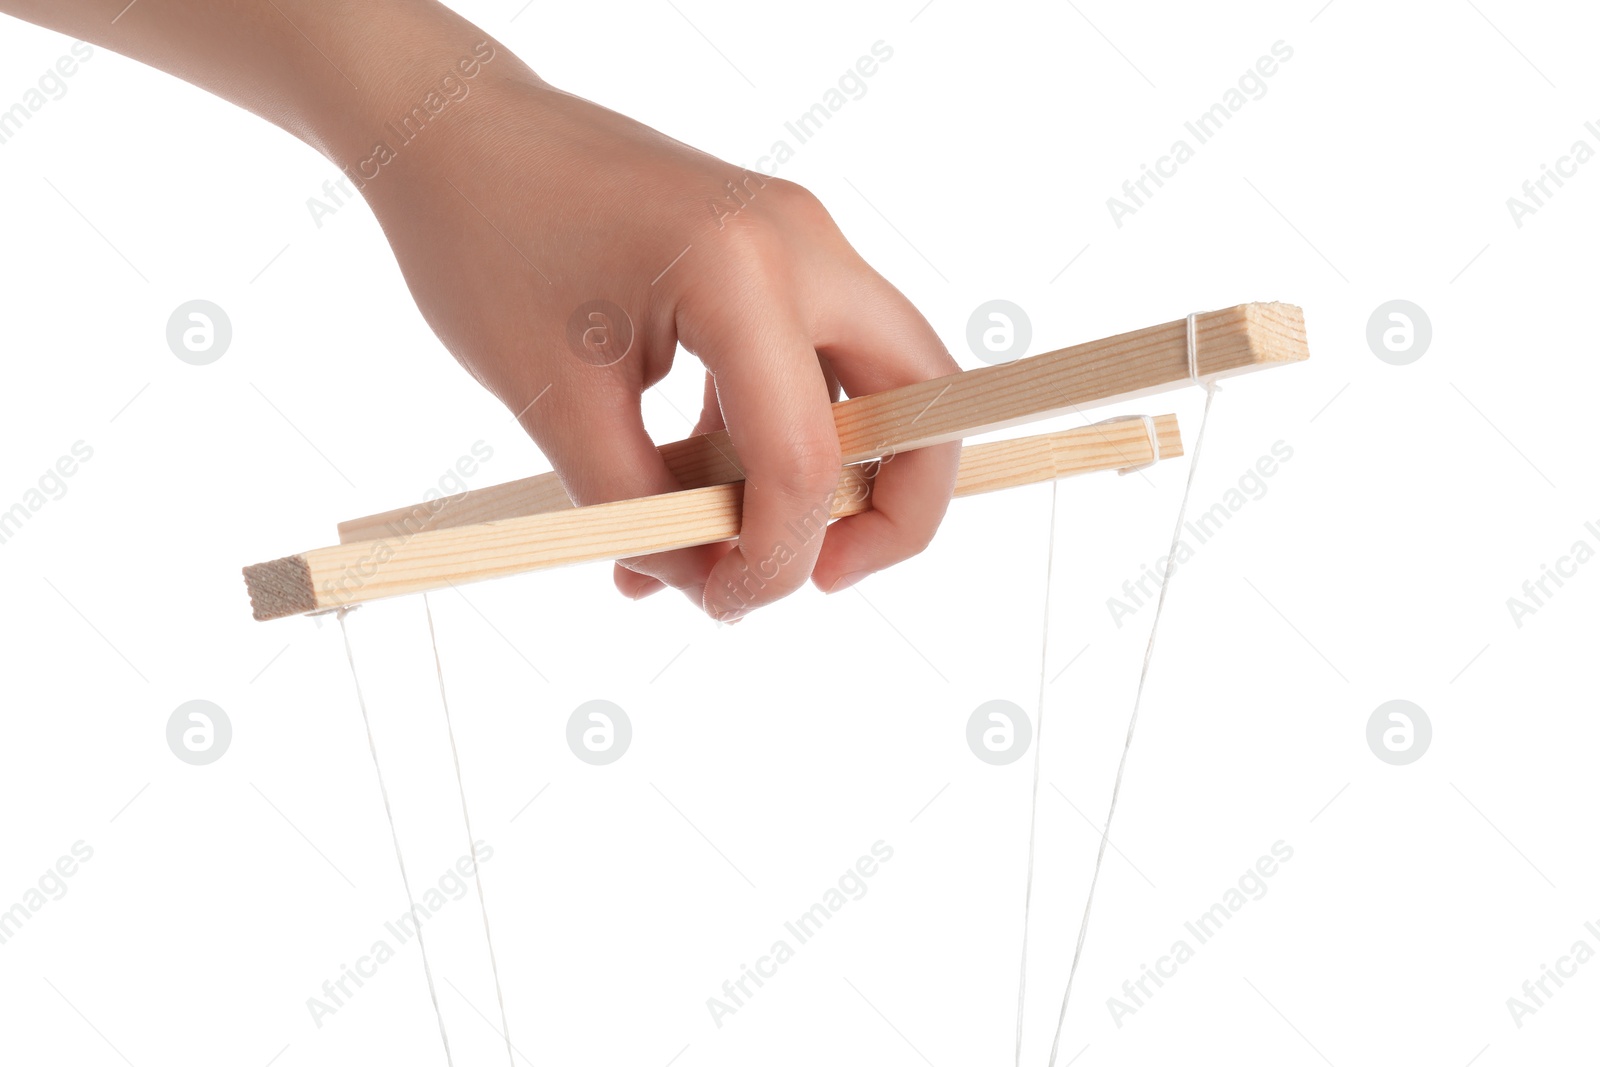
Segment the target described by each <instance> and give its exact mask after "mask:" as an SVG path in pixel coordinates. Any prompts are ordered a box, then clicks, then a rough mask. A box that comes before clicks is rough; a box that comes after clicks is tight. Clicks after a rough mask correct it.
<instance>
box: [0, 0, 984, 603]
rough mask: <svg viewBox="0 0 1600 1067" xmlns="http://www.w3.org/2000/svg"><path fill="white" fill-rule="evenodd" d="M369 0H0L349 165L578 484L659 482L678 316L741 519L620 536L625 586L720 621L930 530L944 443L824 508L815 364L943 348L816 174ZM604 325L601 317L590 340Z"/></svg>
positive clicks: (406, 256) (488, 376)
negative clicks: (754, 165)
mask: <svg viewBox="0 0 1600 1067" xmlns="http://www.w3.org/2000/svg"><path fill="white" fill-rule="evenodd" d="M381 7H382V11H381V13H380V12H378V11H377V10H375V6H374V5H372V4H371V3H370V2H369V0H230V3H227V4H217V3H215V2H214V0H163V2H162V3H159V4H156V3H145V4H139V5H138V6H136V7H135V6H133V5H125V4H124V3H123V0H0V11H4V12H7V13H10V14H14V15H17V16H19V17H22V18H26V19H29V20H31V21H34V22H38V23H40V24H41V25H46V26H51V27H53V28H55V29H58V30H61V31H62V32H65V33H71V34H74V35H76V36H79V37H82V38H84V39H86V40H90V41H93V42H94V43H95V44H98V45H102V46H104V47H108V48H112V49H115V50H117V51H119V52H122V53H124V54H126V55H129V56H132V57H134V58H136V59H139V60H142V61H143V62H146V63H150V64H152V65H154V66H158V67H160V68H162V69H164V70H167V71H170V72H172V73H174V74H176V75H178V76H179V77H182V78H185V79H187V80H189V81H191V82H194V83H195V84H197V85H200V86H202V87H204V88H206V89H209V90H210V91H212V92H214V93H216V94H217V95H219V96H222V97H224V98H226V99H228V100H232V101H234V102H235V103H238V104H239V105H240V106H242V107H245V108H248V109H249V110H251V111H254V112H256V113H257V114H259V115H261V116H262V117H264V118H267V119H268V120H270V121H272V122H275V123H277V124H278V125H280V126H282V127H283V128H284V129H286V130H288V131H290V132H291V133H293V134H294V135H296V136H298V137H300V138H301V139H302V140H304V141H306V142H307V143H309V144H311V145H313V146H314V147H316V148H317V149H318V150H319V151H321V152H322V153H323V154H324V155H326V156H328V157H329V158H330V159H332V160H333V161H334V162H335V163H337V164H338V165H339V166H340V168H341V169H343V170H345V171H346V173H347V174H351V175H352V176H353V177H354V178H355V180H356V181H357V182H358V184H360V186H361V188H362V192H363V194H364V195H365V196H366V198H367V200H368V202H369V203H370V204H371V205H372V208H373V210H374V211H375V212H376V213H377V216H378V220H379V221H380V222H381V223H382V225H383V228H384V232H385V233H386V234H387V235H388V237H389V241H390V243H391V244H392V245H393V247H394V252H395V255H396V257H397V258H398V259H399V262H400V267H401V269H402V270H403V272H404V273H405V277H406V280H407V282H408V283H409V284H410V287H411V292H412V294H413V295H414V296H415V297H416V300H417V305H418V307H420V308H421V309H422V313H423V314H424V315H425V316H426V317H427V319H428V322H429V323H430V324H431V325H432V326H433V328H434V330H435V332H436V333H437V334H438V335H439V337H440V339H441V340H442V341H443V342H444V343H445V345H446V346H447V347H448V348H449V349H450V351H451V352H452V353H454V354H455V356H456V358H457V359H459V360H460V361H461V363H462V364H463V365H465V366H466V368H467V369H468V370H470V371H471V372H472V373H473V375H475V376H476V377H477V379H478V380H479V381H480V382H482V383H483V384H484V385H485V386H486V387H487V388H489V389H490V390H491V391H493V392H494V394H495V395H496V396H498V397H499V398H500V399H501V400H502V401H503V402H504V403H505V404H506V406H507V407H509V408H510V409H511V410H512V411H513V412H515V413H516V414H517V416H518V418H519V419H520V420H521V422H522V425H523V426H524V427H525V428H526V429H527V431H528V432H529V433H530V434H531V435H532V436H533V438H534V439H535V440H536V441H537V442H538V444H539V446H540V447H541V448H542V449H544V451H545V453H546V455H547V456H549V458H550V461H551V463H552V464H553V465H554V467H555V469H556V472H557V473H558V474H559V475H560V477H561V479H562V481H563V483H564V484H565V486H566V488H567V491H568V493H569V495H570V496H571V497H572V499H573V500H574V501H575V502H576V503H579V504H594V503H600V502H603V501H609V500H616V499H622V498H627V497H634V496H642V495H647V494H652V493H662V492H668V491H671V490H674V489H677V488H680V487H679V486H678V485H677V483H676V482H675V480H674V478H673V476H672V475H671V473H670V472H669V471H668V469H667V468H666V466H665V465H664V464H663V463H662V461H661V458H660V457H659V455H658V454H657V453H656V449H655V446H654V444H653V443H652V442H651V440H650V438H649V437H648V436H647V435H646V433H645V431H644V425H643V421H642V419H641V417H640V409H639V399H640V394H641V393H642V392H643V391H644V390H645V389H648V388H649V387H651V386H652V385H654V384H655V383H657V382H659V381H660V380H661V379H662V378H663V377H664V376H665V375H666V373H667V371H668V370H669V369H670V367H671V366H672V358H673V354H674V352H675V350H676V347H677V346H678V345H679V344H681V345H683V347H684V348H686V349H688V350H689V351H690V352H693V353H694V354H695V355H697V356H698V357H699V358H700V360H701V362H703V363H704V364H705V367H706V371H707V379H706V391H705V403H704V409H703V411H702V412H701V415H700V422H699V425H698V426H697V427H696V431H697V432H703V431H706V430H712V429H719V428H721V427H722V426H723V425H724V423H726V428H727V430H728V432H729V434H730V435H731V437H732V441H733V445H734V448H735V449H736V450H737V452H738V458H739V460H740V462H741V465H742V468H743V470H744V472H745V488H744V516H743V530H742V532H741V534H740V537H739V540H738V542H737V544H735V545H710V546H703V547H700V548H694V549H685V550H682V551H677V552H668V553H663V554H660V555H655V556H650V557H646V558H642V559H635V560H628V561H626V564H625V565H624V566H621V567H619V568H618V569H617V573H616V581H617V586H618V588H619V589H621V590H622V591H623V592H624V593H626V594H627V595H629V596H633V597H639V596H643V595H646V594H648V593H650V592H652V591H654V590H656V589H659V588H661V587H662V583H665V584H667V585H672V586H675V587H676V588H678V589H682V590H684V591H685V592H687V593H688V594H690V596H691V597H693V598H694V600H695V601H696V602H697V603H700V604H702V605H703V606H704V608H705V610H706V611H707V612H709V613H710V614H711V615H712V616H713V617H715V618H718V619H722V620H724V621H732V620H735V619H737V618H739V617H740V616H742V615H743V614H744V613H746V612H748V611H749V610H751V609H752V608H754V607H758V606H760V605H763V604H767V603H770V602H772V601H773V600H776V599H778V598H779V597H782V596H784V595H786V594H788V593H790V592H793V591H794V590H795V589H798V588H799V587H800V586H801V585H802V584H804V583H805V581H806V579H807V577H808V576H809V577H810V578H811V579H812V580H813V581H815V582H816V584H817V585H818V586H819V587H820V588H822V589H824V590H827V591H833V590H837V589H843V588H845V587H847V586H848V585H850V584H851V583H853V582H855V581H856V580H858V579H859V578H861V577H863V576H865V575H867V574H870V573H872V572H873V571H876V570H880V569H882V568H884V567H887V566H889V565H890V564H893V563H896V562H899V561H900V560H903V559H906V558H907V557H909V556H912V555H915V554H916V553H918V552H920V551H921V550H922V549H923V548H924V547H925V546H926V545H927V543H928V541H929V539H930V538H931V537H932V536H933V532H934V530H935V528H936V527H937V526H938V524H939V521H940V519H941V518H943V516H944V510H945V508H946V506H947V505H948V503H949V500H950V495H951V492H952V490H953V488H954V484H955V474H956V466H957V462H958V452H959V445H956V444H949V445H941V446H938V447H934V448H925V449H921V450H919V451H916V452H911V453H908V454H906V455H904V456H900V457H898V458H897V459H896V460H895V461H894V462H893V463H891V464H887V465H885V466H883V467H882V471H881V473H880V475H879V477H878V478H877V484H876V488H875V489H874V492H873V499H872V503H873V508H872V510H871V511H867V512H864V513H862V514H859V515H855V516H851V517H850V518H847V519H843V520H840V521H839V522H837V523H835V524H833V525H832V526H828V527H826V532H825V535H824V534H822V530H823V528H824V526H823V524H824V522H825V519H826V515H827V510H826V509H827V507H828V504H829V502H830V501H831V499H832V496H833V492H834V488H835V486H836V484H837V479H838V475H839V462H840V457H839V444H838V440H837V438H836V436H835V432H834V426H833V418H832V415H831V413H830V411H829V402H830V400H831V399H832V398H833V395H834V392H835V389H836V387H837V386H842V387H843V388H844V390H846V391H847V392H849V393H850V394H851V395H860V394H863V393H871V392H878V391H880V390H883V389H889V388H893V387H895V386H900V385H908V384H911V383H913V382H917V381H922V380H925V379H927V378H932V377H938V376H940V375H944V374H949V373H951V372H953V371H955V370H957V367H956V364H955V362H954V361H953V360H952V359H951V358H950V355H949V353H948V352H946V351H945V349H944V346H943V345H942V344H941V343H940V341H939V338H938V337H937V336H935V334H934V332H933V329H932V328H931V327H930V326H929V325H928V323H927V322H926V321H925V320H924V319H923V318H922V316H921V315H919V314H917V311H916V309H915V308H913V307H912V306H911V305H910V303H908V302H907V301H906V299H905V298H904V297H903V296H901V295H900V293H899V292H897V291H896V290H895V289H894V287H893V286H891V285H889V283H888V282H886V281H884V279H883V278H881V277H880V276H878V275H877V274H876V273H874V272H873V271H872V269H871V268H869V267H868V266H867V265H866V264H865V263H863V262H862V261H861V258H860V257H859V256H857V255H856V253H855V251H854V250H853V249H851V247H850V245H849V244H848V243H847V242H846V241H845V239H844V237H843V236H842V235H841V234H840V233H839V229H838V227H837V226H835V225H834V223H833V220H832V219H831V218H829V216H828V213H827V212H826V211H825V210H823V208H822V206H821V204H819V203H818V202H817V200H816V198H815V197H813V196H811V194H809V193H807V192H806V191H805V190H804V189H802V188H800V187H799V186H797V185H794V184H792V183H789V182H785V181H779V180H777V179H774V178H767V177H764V176H762V175H759V174H755V173H752V172H749V171H744V170H741V169H740V168H737V167H733V166H730V165H729V164H727V163H724V162H722V161H720V160H717V159H715V158H713V157H711V156H708V155H706V154H705V153H703V152H697V151H695V150H694V149H692V148H689V147H688V146H686V145H683V144H680V143H679V142H677V141H674V140H672V139H671V138H669V137H665V136H663V135H662V134H660V133H657V132H656V131H654V130H651V129H649V128H647V127H645V126H642V125H640V124H639V123H636V122H633V121H632V120H630V119H627V118H624V117H623V116H621V115H618V114H616V113H614V112H611V111H607V110H606V109H605V108H602V107H598V106H596V105H594V104H591V103H588V102H587V101H584V100H581V99H578V98H577V97H574V96H572V95H570V94H567V93H563V92H561V91H560V90H557V89H555V88H553V87H551V86H550V85H548V84H546V83H545V82H544V81H542V80H541V79H540V78H539V77H538V76H537V75H536V74H534V72H533V71H531V70H529V69H528V68H527V67H526V66H525V65H523V64H522V63H521V62H520V61H519V60H518V59H517V58H516V57H515V56H513V55H511V53H510V51H509V50H508V49H506V48H505V46H504V45H502V44H500V43H499V42H497V41H495V40H494V39H493V38H491V37H489V36H488V35H486V34H484V33H483V32H482V31H480V30H479V29H477V27H475V26H473V25H472V24H470V23H468V22H467V21H466V20H464V19H462V18H460V17H459V16H458V15H456V14H454V13H453V12H451V11H450V10H449V9H448V8H446V7H444V6H443V5H441V4H438V3H435V2H434V0H387V2H386V3H385V4H383V5H381ZM118 9H120V10H121V12H122V13H121V14H120V15H119V14H117V10H118ZM112 16H115V17H112ZM447 79H448V80H447ZM407 117H409V119H410V121H411V123H412V125H413V126H414V127H415V129H414V130H406V129H405V128H404V127H405V126H406V123H407V121H408V119H407ZM380 149H381V150H380ZM598 301H604V302H607V303H606V305H602V306H608V307H611V308H616V309H620V310H621V312H622V316H621V321H620V322H612V323H610V326H611V327H612V328H613V330H615V328H616V327H619V326H620V327H621V328H623V329H624V330H631V338H630V340H631V343H630V344H625V345H623V346H622V347H623V350H624V352H625V354H623V355H621V356H620V358H619V359H617V361H616V362H614V363H610V364H609V365H605V366H597V365H595V363H596V362H605V359H601V360H595V359H593V353H590V352H588V351H586V350H585V349H584V348H583V347H582V346H572V345H569V343H568V323H569V321H570V320H571V319H572V318H573V316H574V315H575V314H577V313H579V312H580V309H581V308H583V307H584V305H589V304H592V303H593V302H598ZM612 317H613V318H615V317H616V316H615V315H613V316H612ZM583 321H584V320H583V319H582V318H581V316H580V324H581V323H582V322H583ZM579 332H580V333H581V330H580V331H579ZM615 339H616V334H615V333H614V332H613V334H612V336H611V339H610V341H608V342H607V343H602V344H599V345H598V348H599V349H600V350H601V352H602V354H606V358H609V353H611V352H612V351H614V348H615V347H616V345H615ZM608 344H610V345H611V347H610V348H608ZM583 356H589V357H590V359H589V360H588V361H586V360H585V358H582V357H583Z"/></svg>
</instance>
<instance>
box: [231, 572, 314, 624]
mask: <svg viewBox="0 0 1600 1067" xmlns="http://www.w3.org/2000/svg"><path fill="white" fill-rule="evenodd" d="M244 584H245V588H246V589H247V590H248V591H249V593H250V609H251V611H252V612H253V613H254V615H255V617H256V620H257V621H258V622H265V621H266V620H268V619H282V618H286V617H288V616H290V615H303V614H305V613H306V612H308V611H314V610H316V607H317V592H316V589H315V588H313V587H312V585H311V568H310V567H309V566H308V565H307V564H306V561H305V559H304V558H303V557H301V556H286V557H284V558H283V559H275V560H272V561H271V562H269V563H256V564H254V565H252V566H249V567H246V568H245V569H244Z"/></svg>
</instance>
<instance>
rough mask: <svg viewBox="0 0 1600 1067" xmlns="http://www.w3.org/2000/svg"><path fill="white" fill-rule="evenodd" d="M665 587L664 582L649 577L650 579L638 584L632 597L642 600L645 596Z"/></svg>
mask: <svg viewBox="0 0 1600 1067" xmlns="http://www.w3.org/2000/svg"><path fill="white" fill-rule="evenodd" d="M665 588H666V585H665V584H664V583H662V582H660V581H657V580H655V579H651V580H650V581H648V582H645V583H644V584H642V585H640V586H639V588H638V589H636V590H634V592H633V597H632V599H634V600H643V599H644V598H645V597H647V596H653V595H655V594H656V593H659V592H661V590H663V589H665Z"/></svg>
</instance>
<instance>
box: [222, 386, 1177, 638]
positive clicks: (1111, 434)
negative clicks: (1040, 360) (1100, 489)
mask: <svg viewBox="0 0 1600 1067" xmlns="http://www.w3.org/2000/svg"><path fill="white" fill-rule="evenodd" d="M1153 422H1154V425H1155V428H1156V431H1157V438H1158V445H1159V448H1158V452H1157V451H1153V450H1152V448H1151V441H1150V436H1149V432H1148V430H1147V428H1146V427H1145V425H1144V423H1143V422H1142V421H1140V420H1137V419H1134V420H1117V421H1112V422H1104V423H1097V424H1095V425H1092V426H1085V427H1079V428H1077V429H1072V430H1063V431H1061V432H1058V433H1051V434H1041V435H1038V436H1034V437H1023V438H1017V439H1014V440H1009V441H997V442H993V443H990V444H981V445H969V446H967V447H965V448H963V449H962V450H961V468H960V473H959V474H958V476H957V480H956V495H957V496H958V497H964V496H973V495H976V494H979V493H988V492H993V491H995V490H998V489H1005V488H1009V487H1012V486H1018V485H1026V484H1029V483H1032V482H1041V481H1049V480H1052V479H1056V478H1066V477H1070V476H1072V475H1076V474H1085V473H1089V472H1091V471H1103V470H1115V469H1119V468H1128V467H1137V466H1142V465H1144V464H1147V463H1150V462H1153V461H1156V460H1160V459H1169V458H1171V457H1173V456H1178V455H1182V454H1183V442H1182V438H1181V437H1180V435H1179V431H1178V419H1177V416H1175V415H1161V416H1157V417H1155V418H1154V420H1153ZM874 466H875V465H874V464H870V463H869V464H866V465H865V466H853V467H847V468H845V469H844V470H843V471H842V472H841V474H840V478H839V487H838V490H837V492H836V493H835V496H834V502H833V507H832V510H831V513H830V515H829V516H827V517H823V516H821V515H819V516H817V517H816V521H815V523H813V524H811V525H809V526H802V527H798V528H792V532H793V533H794V534H795V536H796V538H798V539H809V538H810V537H813V536H818V535H820V533H821V531H822V530H823V529H824V528H825V527H826V522H827V518H841V517H843V516H845V515H854V514H856V513H858V512H861V511H865V510H866V509H867V508H869V507H871V503H872V479H871V475H872V473H873V472H872V469H871V468H872V467H874ZM743 488H744V487H743V484H742V483H739V482H730V483H724V484H719V485H712V486H703V487H700V488H695V489H685V490H683V491H681V492H676V493H665V494H662V495H659V496H650V497H641V498H639V499H635V500H622V501H617V502H615V503H610V504H596V505H592V506H590V507H582V508H564V509H560V510H556V511H549V512H542V513H538V514H533V515H520V516H515V517H512V518H506V519H500V520H496V521H492V522H483V523H473V524H469V525H463V526H452V527H448V528H438V529H433V530H424V531H419V532H414V533H413V532H405V531H401V532H399V533H392V534H390V535H388V536H387V537H381V538H377V539H372V540H366V541H352V542H346V543H342V544H339V545H334V546H331V547H328V548H319V549H313V550H312V551H309V552H302V553H300V554H299V555H296V556H289V557H286V558H284V559H279V560H273V561H271V562H268V563H259V564H256V565H254V566H251V567H246V568H245V569H244V576H245V584H246V587H247V589H248V590H249V593H250V601H251V606H252V608H253V609H254V613H255V617H256V618H257V619H275V618H282V617H285V616H290V615H300V614H304V613H307V612H318V611H328V610H333V609H336V608H341V607H348V606H351V605H354V604H360V603H364V602H367V601H371V600H378V599H382V598H384V597H392V596H401V595H404V594H407V593H420V592H425V591H427V590H430V589H441V588H444V587H446V586H450V585H463V584H466V583H468V582H476V581H482V580H484V579H487V578H496V577H501V576H504V575H510V574H520V573H523V572H525V571H532V570H539V569H542V568H547V567H560V566H565V565H567V564H573V563H586V562H593V561H595V560H604V559H621V558H626V557H629V556H640V555H646V554H649V553H652V552H662V551H666V550H668V549H674V548H685V547H688V546H690V545H698V544H708V543H710V542H713V541H726V540H730V539H732V538H734V537H737V536H738V535H739V527H740V520H741V517H742V516H741V502H742V499H743ZM788 547H790V548H791V549H792V546H788Z"/></svg>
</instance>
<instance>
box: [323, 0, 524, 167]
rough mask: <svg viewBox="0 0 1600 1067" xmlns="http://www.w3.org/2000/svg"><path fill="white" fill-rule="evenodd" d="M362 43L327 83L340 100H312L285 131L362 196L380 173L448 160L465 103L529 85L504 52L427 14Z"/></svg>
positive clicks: (394, 23) (455, 19)
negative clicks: (338, 88)
mask: <svg viewBox="0 0 1600 1067" xmlns="http://www.w3.org/2000/svg"><path fill="white" fill-rule="evenodd" d="M397 6H398V5H397ZM363 36H365V37H366V39H365V40H363V41H357V42H355V43H353V45H352V47H350V48H349V49H348V50H347V51H348V57H347V61H346V62H343V63H340V64H339V69H337V71H336V72H335V73H334V77H335V78H337V79H339V81H340V83H341V84H342V85H343V88H344V90H346V91H344V92H334V93H317V94H314V95H313V96H312V97H311V98H310V99H309V100H308V101H307V103H306V105H305V106H304V107H302V108H300V109H298V117H299V121H298V122H297V123H296V124H295V128H293V130H292V132H294V133H295V134H296V135H297V136H299V137H300V138H301V139H302V140H304V141H305V142H306V143H307V144H309V145H311V146H312V147H313V148H316V149H317V150H318V151H319V152H321V153H322V154H323V155H324V156H326V157H327V158H328V159H329V160H330V161H331V162H333V163H334V164H335V165H336V166H337V167H338V168H339V169H340V170H341V171H343V172H344V173H345V175H346V176H347V177H348V178H349V179H350V181H351V182H352V183H353V184H354V185H355V186H356V188H358V189H361V190H363V192H365V191H366V190H367V187H368V186H369V185H372V184H373V183H377V182H380V181H381V180H382V178H383V176H384V174H385V173H386V172H390V171H396V170H411V169H414V168H415V167H416V166H418V165H421V164H422V162H423V160H425V159H426V158H428V157H429V156H432V155H436V154H439V153H441V152H445V153H447V152H449V151H450V147H451V143H452V142H458V141H459V138H460V136H461V134H462V133H463V132H464V127H466V126H467V123H464V122H463V121H462V116H463V114H464V113H465V112H466V111H467V110H468V109H469V108H471V107H472V105H473V104H474V103H476V100H475V99H474V98H481V97H482V96H484V95H492V91H493V88H494V87H495V86H496V85H497V84H500V83H504V82H506V81H508V80H513V81H521V82H525V83H526V82H533V83H539V79H538V76H537V75H536V74H534V73H533V71H532V70H530V69H529V68H528V67H527V66H526V64H524V63H522V61H521V60H519V59H518V58H517V57H516V56H515V55H514V54H513V53H512V52H511V50H510V49H508V48H507V47H506V46H505V45H503V44H501V43H500V42H499V41H497V40H495V39H494V38H493V37H491V36H490V35H489V34H487V33H485V32H483V31H482V30H480V29H479V28H478V27H476V26H474V25H473V24H472V23H470V22H468V21H467V20H465V19H463V18H461V17H460V16H458V15H456V14H455V13H454V12H452V11H449V10H448V9H446V8H443V7H440V6H439V5H437V4H432V3H428V4H425V5H421V6H420V7H419V8H416V9H410V10H407V11H406V12H405V13H404V16H403V17H401V18H400V19H398V20H391V19H388V18H387V17H386V19H385V22H384V23H383V25H382V26H381V27H380V28H374V29H372V30H364V31H363ZM332 66H333V64H332V62H330V67H332ZM351 81H353V82H354V83H355V85H356V86H358V87H359V93H356V92H354V91H352V89H351V85H350V84H349V82H351ZM540 84H542V83H540Z"/></svg>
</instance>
